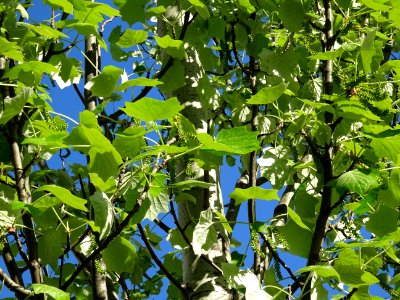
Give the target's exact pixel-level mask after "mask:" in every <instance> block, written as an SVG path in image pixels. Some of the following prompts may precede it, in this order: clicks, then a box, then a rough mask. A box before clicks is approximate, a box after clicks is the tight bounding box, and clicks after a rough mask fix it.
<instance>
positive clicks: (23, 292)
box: [0, 268, 33, 297]
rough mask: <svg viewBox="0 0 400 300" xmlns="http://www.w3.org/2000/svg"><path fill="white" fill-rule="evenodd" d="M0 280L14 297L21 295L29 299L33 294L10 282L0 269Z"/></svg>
mask: <svg viewBox="0 0 400 300" xmlns="http://www.w3.org/2000/svg"><path fill="white" fill-rule="evenodd" d="M0 279H1V281H3V282H4V285H5V286H6V287H7V288H8V289H9V290H10V291H13V292H14V293H15V294H16V295H21V296H24V297H29V296H31V295H32V294H33V292H32V291H30V290H27V289H25V288H24V287H23V286H20V285H19V284H17V283H16V282H15V281H14V280H12V279H11V278H10V277H8V275H7V274H6V272H4V270H3V269H1V268H0Z"/></svg>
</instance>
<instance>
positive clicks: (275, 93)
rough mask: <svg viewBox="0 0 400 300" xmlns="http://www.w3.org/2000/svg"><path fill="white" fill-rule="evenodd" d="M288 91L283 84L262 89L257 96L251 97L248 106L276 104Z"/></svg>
mask: <svg viewBox="0 0 400 300" xmlns="http://www.w3.org/2000/svg"><path fill="white" fill-rule="evenodd" d="M285 90H286V84H284V83H283V82H282V83H280V84H278V85H276V86H272V87H265V88H262V89H261V90H260V91H259V92H258V93H257V94H255V95H254V96H251V98H250V99H249V100H248V101H247V103H248V104H269V103H273V102H275V101H276V100H277V99H278V98H279V97H280V96H282V94H283V92H284V91H285Z"/></svg>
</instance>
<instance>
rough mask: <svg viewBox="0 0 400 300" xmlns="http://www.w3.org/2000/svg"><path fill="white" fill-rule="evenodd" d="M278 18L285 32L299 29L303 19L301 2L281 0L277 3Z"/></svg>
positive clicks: (298, 0)
mask: <svg viewBox="0 0 400 300" xmlns="http://www.w3.org/2000/svg"><path fill="white" fill-rule="evenodd" d="M279 18H280V19H281V20H282V23H283V26H285V28H286V29H287V30H289V31H292V32H293V31H297V30H299V29H301V28H302V23H303V21H304V18H305V12H304V7H303V3H302V1H301V0H281V1H280V2H279Z"/></svg>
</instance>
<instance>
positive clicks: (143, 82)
mask: <svg viewBox="0 0 400 300" xmlns="http://www.w3.org/2000/svg"><path fill="white" fill-rule="evenodd" d="M159 84H162V82H161V81H159V80H158V79H150V78H145V77H139V78H135V79H131V80H128V81H125V82H124V83H122V84H120V85H119V86H118V87H117V88H116V91H118V92H122V91H125V90H126V89H127V88H130V87H132V86H157V85H159Z"/></svg>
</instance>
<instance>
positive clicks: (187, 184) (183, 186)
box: [169, 179, 214, 191]
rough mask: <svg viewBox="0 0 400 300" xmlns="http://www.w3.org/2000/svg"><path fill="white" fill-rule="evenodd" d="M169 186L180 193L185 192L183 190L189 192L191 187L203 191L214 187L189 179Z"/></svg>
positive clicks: (207, 183)
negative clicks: (199, 188)
mask: <svg viewBox="0 0 400 300" xmlns="http://www.w3.org/2000/svg"><path fill="white" fill-rule="evenodd" d="M169 186H170V187H174V188H177V189H179V190H181V191H185V190H190V189H191V188H193V187H201V188H204V189H208V188H210V187H212V186H214V184H213V183H210V182H204V181H200V180H194V179H189V180H185V181H180V182H176V183H174V184H170V185H169Z"/></svg>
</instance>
